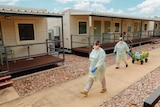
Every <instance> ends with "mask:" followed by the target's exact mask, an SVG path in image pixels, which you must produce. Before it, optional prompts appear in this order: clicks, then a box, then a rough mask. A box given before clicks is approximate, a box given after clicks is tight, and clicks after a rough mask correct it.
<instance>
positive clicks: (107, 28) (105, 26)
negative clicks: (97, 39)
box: [104, 21, 111, 33]
mask: <svg viewBox="0 0 160 107" xmlns="http://www.w3.org/2000/svg"><path fill="white" fill-rule="evenodd" d="M110 27H111V22H110V21H105V23H104V33H108V32H110Z"/></svg>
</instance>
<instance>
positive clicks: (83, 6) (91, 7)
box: [0, 0, 160, 17]
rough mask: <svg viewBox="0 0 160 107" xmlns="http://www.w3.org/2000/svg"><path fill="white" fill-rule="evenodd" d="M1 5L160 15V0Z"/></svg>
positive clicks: (36, 0)
mask: <svg viewBox="0 0 160 107" xmlns="http://www.w3.org/2000/svg"><path fill="white" fill-rule="evenodd" d="M0 5H10V6H18V7H27V8H38V9H46V10H47V11H48V12H51V13H52V12H54V13H57V12H62V11H64V10H65V9H80V10H88V11H94V12H105V13H113V14H125V15H131V16H138V17H160V12H159V11H160V0H0Z"/></svg>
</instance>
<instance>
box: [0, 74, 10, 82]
mask: <svg viewBox="0 0 160 107" xmlns="http://www.w3.org/2000/svg"><path fill="white" fill-rule="evenodd" d="M8 78H11V75H6V76H1V77H0V81H1V80H5V79H8Z"/></svg>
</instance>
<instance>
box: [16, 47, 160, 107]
mask: <svg viewBox="0 0 160 107" xmlns="http://www.w3.org/2000/svg"><path fill="white" fill-rule="evenodd" d="M156 48H160V44H146V45H142V46H138V47H134V48H133V51H141V50H143V51H150V50H153V49H156ZM128 58H130V57H128ZM106 63H107V66H110V65H113V64H115V56H113V55H110V54H107V57H106ZM88 67H89V60H88V58H87V57H81V56H77V55H73V54H65V63H64V66H63V67H58V68H55V69H50V70H47V71H45V72H39V73H36V74H35V75H30V76H26V77H23V78H19V79H15V80H14V82H13V86H14V88H15V90H16V91H17V93H18V94H19V95H20V96H27V95H31V94H33V93H35V92H37V91H40V90H42V89H44V88H48V87H51V86H53V85H55V84H59V83H63V82H65V81H68V80H72V79H75V78H78V77H80V76H83V75H86V74H87V73H88ZM158 77H160V67H159V68H157V69H155V70H154V71H152V72H151V73H150V74H148V75H146V76H145V77H143V78H142V80H140V81H138V82H136V83H135V84H133V85H131V86H129V87H128V88H127V89H125V90H124V91H122V92H121V93H119V94H118V95H117V96H115V97H113V98H112V99H111V100H109V101H104V102H103V104H101V105H100V107H141V106H142V104H143V101H144V100H145V98H147V97H148V96H149V94H150V93H151V92H152V91H153V90H154V89H156V88H157V87H158V85H159V84H160V79H159V78H158ZM135 93H136V94H135ZM156 107H160V103H158V104H157V106H156Z"/></svg>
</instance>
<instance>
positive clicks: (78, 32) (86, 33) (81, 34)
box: [78, 21, 88, 35]
mask: <svg viewBox="0 0 160 107" xmlns="http://www.w3.org/2000/svg"><path fill="white" fill-rule="evenodd" d="M80 22H83V23H84V22H85V23H86V32H85V33H80ZM87 25H88V23H87V21H78V34H79V35H85V34H87Z"/></svg>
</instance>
